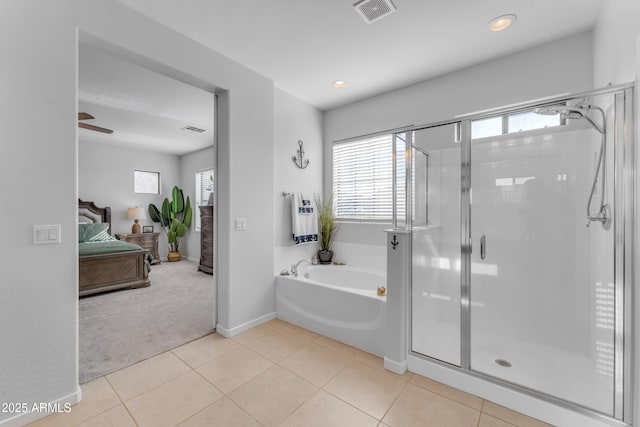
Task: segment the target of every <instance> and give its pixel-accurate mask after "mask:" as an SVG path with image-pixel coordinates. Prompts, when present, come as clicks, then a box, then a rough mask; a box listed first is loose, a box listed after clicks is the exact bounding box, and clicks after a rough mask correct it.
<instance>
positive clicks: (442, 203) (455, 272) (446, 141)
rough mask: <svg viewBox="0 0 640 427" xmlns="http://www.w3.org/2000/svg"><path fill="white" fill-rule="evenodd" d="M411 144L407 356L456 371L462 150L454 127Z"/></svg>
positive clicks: (418, 136) (423, 133) (420, 134)
mask: <svg viewBox="0 0 640 427" xmlns="http://www.w3.org/2000/svg"><path fill="white" fill-rule="evenodd" d="M413 138H414V139H413V144H414V147H415V149H414V154H415V152H416V151H419V152H420V153H422V154H420V155H414V159H415V162H416V163H415V167H414V176H413V182H414V184H415V185H414V188H415V191H414V198H415V206H414V209H413V211H414V218H415V219H416V223H415V224H414V226H413V233H412V234H413V251H412V253H413V262H412V298H411V304H412V307H411V315H412V329H411V333H412V336H411V345H412V350H413V351H415V352H417V353H421V354H424V355H427V356H430V357H433V358H436V359H439V360H442V361H444V362H447V363H451V364H453V365H457V366H459V365H460V176H461V174H460V161H461V160H460V146H461V144H460V143H456V142H455V140H454V125H447V126H439V127H433V128H428V129H421V130H417V131H415V132H414V135H413ZM427 158H428V163H427V161H426V159H427ZM420 218H424V219H425V220H426V219H427V218H428V222H427V223H426V224H425V223H424V222H422V223H421V220H420Z"/></svg>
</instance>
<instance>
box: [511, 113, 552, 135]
mask: <svg viewBox="0 0 640 427" xmlns="http://www.w3.org/2000/svg"><path fill="white" fill-rule="evenodd" d="M553 126H560V115H559V114H556V115H552V116H548V115H543V114H536V113H534V112H533V111H527V112H524V113H518V114H512V115H510V116H509V117H508V132H509V133H513V132H523V131H526V130H533V129H543V128H546V127H553Z"/></svg>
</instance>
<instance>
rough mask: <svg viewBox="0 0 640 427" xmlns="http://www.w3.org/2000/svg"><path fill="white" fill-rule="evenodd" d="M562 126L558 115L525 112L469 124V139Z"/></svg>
mask: <svg viewBox="0 0 640 427" xmlns="http://www.w3.org/2000/svg"><path fill="white" fill-rule="evenodd" d="M562 124H564V123H563V120H562V119H561V118H560V116H559V115H557V114H556V115H550V116H547V115H542V114H536V113H535V112H533V111H525V112H523V113H516V114H510V115H504V116H496V117H489V118H488V119H478V120H473V121H472V122H471V139H479V138H488V137H491V136H498V135H506V134H510V133H516V132H525V131H529V130H536V129H544V128H548V127H554V126H560V125H562Z"/></svg>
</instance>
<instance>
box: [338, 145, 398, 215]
mask: <svg viewBox="0 0 640 427" xmlns="http://www.w3.org/2000/svg"><path fill="white" fill-rule="evenodd" d="M392 144H393V137H392V135H390V134H387V135H378V136H375V137H371V138H366V139H361V140H357V141H349V142H342V143H336V144H334V145H333V197H334V200H333V202H334V207H335V209H336V216H337V218H339V219H343V220H355V221H372V222H376V221H378V222H389V221H391V219H392V218H393V150H392ZM398 153H404V142H402V143H401V144H398ZM398 158H399V159H400V158H402V160H403V162H402V163H404V156H403V155H399V156H398ZM398 179H399V180H402V181H401V182H404V164H402V165H400V164H398ZM398 196H399V197H398V200H397V203H398V207H399V208H400V207H402V209H401V210H399V211H398V215H404V195H403V194H402V192H398Z"/></svg>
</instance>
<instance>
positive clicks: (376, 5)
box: [353, 0, 396, 24]
mask: <svg viewBox="0 0 640 427" xmlns="http://www.w3.org/2000/svg"><path fill="white" fill-rule="evenodd" d="M353 7H354V8H355V9H356V12H358V14H359V15H360V16H362V19H364V21H365V22H366V23H367V24H371V23H373V22H375V21H377V20H378V19H381V18H384V17H385V16H387V15H389V14H391V13H393V12H395V11H396V7H395V6H394V5H393V3H391V0H362V1H359V2H358V3H356V4H354V5H353Z"/></svg>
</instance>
